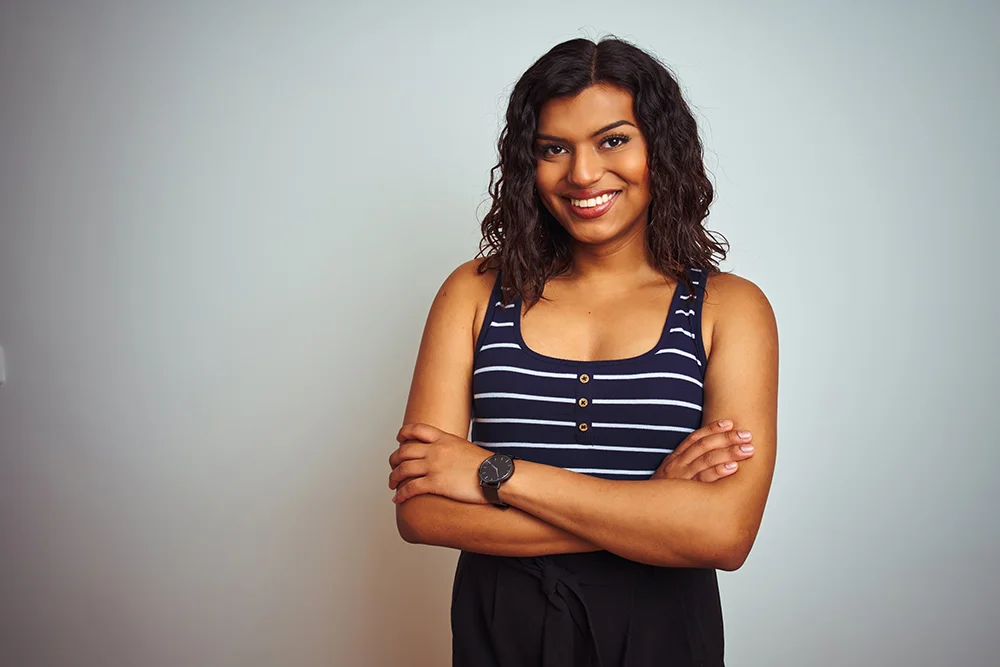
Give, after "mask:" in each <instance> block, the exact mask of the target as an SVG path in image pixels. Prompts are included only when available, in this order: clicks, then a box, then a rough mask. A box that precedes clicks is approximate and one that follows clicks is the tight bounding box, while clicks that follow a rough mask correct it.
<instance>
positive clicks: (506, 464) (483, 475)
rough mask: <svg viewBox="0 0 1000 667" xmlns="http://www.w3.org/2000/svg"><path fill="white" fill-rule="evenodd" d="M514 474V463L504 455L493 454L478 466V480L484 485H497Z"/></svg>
mask: <svg viewBox="0 0 1000 667" xmlns="http://www.w3.org/2000/svg"><path fill="white" fill-rule="evenodd" d="M513 472H514V462H513V461H512V460H511V459H510V457H509V456H507V455H506V454H494V455H493V456H491V457H490V458H488V459H486V460H485V461H483V462H482V464H481V465H480V466H479V479H481V480H482V481H483V483H485V484H498V483H500V482H502V481H504V480H505V479H507V478H508V477H510V476H511V473H513Z"/></svg>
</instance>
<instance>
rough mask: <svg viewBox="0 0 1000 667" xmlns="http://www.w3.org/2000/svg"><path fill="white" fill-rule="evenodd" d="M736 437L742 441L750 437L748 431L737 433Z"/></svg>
mask: <svg viewBox="0 0 1000 667" xmlns="http://www.w3.org/2000/svg"><path fill="white" fill-rule="evenodd" d="M736 435H738V436H740V437H741V438H743V439H744V440H746V439H747V438H749V437H750V431H737V432H736Z"/></svg>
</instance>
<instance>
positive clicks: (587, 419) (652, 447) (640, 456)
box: [472, 269, 707, 480]
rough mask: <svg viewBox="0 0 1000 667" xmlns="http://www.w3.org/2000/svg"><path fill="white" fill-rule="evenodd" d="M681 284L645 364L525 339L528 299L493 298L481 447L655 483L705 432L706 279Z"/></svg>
mask: <svg viewBox="0 0 1000 667" xmlns="http://www.w3.org/2000/svg"><path fill="white" fill-rule="evenodd" d="M690 275H691V278H692V281H693V282H694V284H695V293H693V294H692V293H690V292H689V291H688V289H687V287H686V286H685V284H684V283H683V282H678V284H677V288H676V289H675V290H674V294H673V298H672V299H671V302H670V307H669V309H668V311H667V315H666V321H665V324H664V327H663V331H662V333H661V335H660V340H659V341H658V342H657V343H656V345H655V346H654V347H653V348H652V349H651V350H649V351H648V352H646V353H645V354H641V355H639V356H637V357H631V358H629V359H615V360H603V361H572V360H568V359H558V358H555V357H549V356H545V355H542V354H539V353H537V352H534V351H533V350H531V349H530V348H528V346H527V345H525V343H524V340H523V338H522V337H521V317H520V314H521V298H520V297H517V298H516V299H515V301H514V302H513V303H511V304H509V305H507V306H501V305H500V303H501V299H500V297H501V293H500V276H499V274H498V275H497V280H496V284H495V285H494V286H493V291H492V294H491V295H490V305H489V307H488V309H487V312H486V316H485V319H484V321H483V328H482V330H481V331H480V333H479V338H478V340H477V341H476V347H475V351H474V355H475V357H474V362H473V376H472V393H473V397H472V398H473V404H472V412H473V422H472V440H473V442H474V443H475V444H477V445H479V446H480V447H483V448H484V449H488V450H490V451H492V452H500V453H503V454H508V455H510V456H514V457H517V458H519V459H524V460H527V461H534V462H536V463H543V464H546V465H552V466H557V467H560V468H565V469H567V470H572V471H574V472H579V473H584V474H588V475H594V476H596V477H603V478H605V479H618V480H629V479H647V478H649V477H650V476H651V475H652V474H653V472H654V471H655V470H656V468H657V466H659V464H660V463H661V462H662V461H663V458H664V457H665V456H667V455H668V454H669V453H670V452H672V451H673V450H674V448H675V447H676V446H677V445H678V444H680V443H681V441H683V440H684V438H685V437H687V435H688V434H689V433H691V432H692V431H694V430H695V429H697V428H699V427H700V426H701V418H702V405H703V401H704V392H703V382H704V377H705V375H704V373H705V365H706V363H707V359H706V355H705V348H704V345H703V342H702V336H701V302H702V301H703V299H704V289H705V286H704V283H705V274H704V272H703V271H701V270H699V269H691V273H690Z"/></svg>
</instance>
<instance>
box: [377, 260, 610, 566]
mask: <svg viewBox="0 0 1000 667" xmlns="http://www.w3.org/2000/svg"><path fill="white" fill-rule="evenodd" d="M477 263H478V262H476V261H472V262H467V263H466V264H463V265H462V266H460V267H459V268H458V269H456V270H455V271H454V272H453V273H452V274H451V275H450V276H449V277H448V279H447V280H446V281H445V282H444V284H443V285H442V286H441V289H440V290H439V291H438V293H437V296H436V297H435V298H434V302H433V304H432V305H431V310H430V314H429V315H428V317H427V324H426V326H425V328H424V335H423V338H422V340H421V343H420V351H419V352H418V354H417V363H416V367H415V369H414V372H413V381H412V383H411V385H410V395H409V399H408V401H407V404H406V413H405V415H404V418H403V423H404V424H412V423H416V422H421V423H426V424H433V425H434V426H436V427H437V428H440V429H441V430H442V431H446V432H448V433H451V434H453V435H456V436H458V437H461V438H465V437H466V436H467V434H468V431H469V422H470V418H471V401H472V361H473V347H474V345H475V342H476V341H475V339H474V335H473V333H474V331H475V324H476V319H477V317H481V314H480V313H479V312H477V311H478V310H479V309H478V306H479V305H483V306H485V305H486V303H487V301H488V298H489V295H490V291H491V289H492V287H493V281H494V279H495V274H493V273H490V274H486V275H480V274H478V273H477V272H476V269H475V267H476V264H477ZM396 525H397V528H398V530H399V534H400V536H402V537H403V539H405V540H406V541H407V542H413V543H421V544H433V545H439V546H447V547H453V548H456V549H465V550H469V551H475V552H478V553H487V554H495V555H504V556H541V555H546V554H555V553H571V552H578V551H593V550H595V549H596V548H597V547H595V546H593V545H592V544H590V543H589V542H588V541H586V540H584V539H581V538H579V537H577V536H575V535H573V534H571V533H569V532H567V531H565V530H563V529H561V528H557V527H555V526H553V525H551V524H549V523H547V522H546V521H544V520H542V519H539V518H537V517H535V516H532V515H531V514H528V513H525V512H523V511H521V510H518V509H514V508H511V509H509V510H505V511H504V510H498V509H497V508H495V507H493V506H491V505H476V504H470V503H463V502H458V501H455V500H451V499H449V498H444V497H441V496H434V495H423V496H419V497H415V498H412V499H410V500H409V501H407V502H406V503H402V504H400V505H397V507H396Z"/></svg>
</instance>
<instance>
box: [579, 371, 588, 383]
mask: <svg viewBox="0 0 1000 667" xmlns="http://www.w3.org/2000/svg"><path fill="white" fill-rule="evenodd" d="M580 382H582V383H584V384H587V383H588V382H590V376H589V375H587V374H586V373H584V374H583V375H581V376H580Z"/></svg>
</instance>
